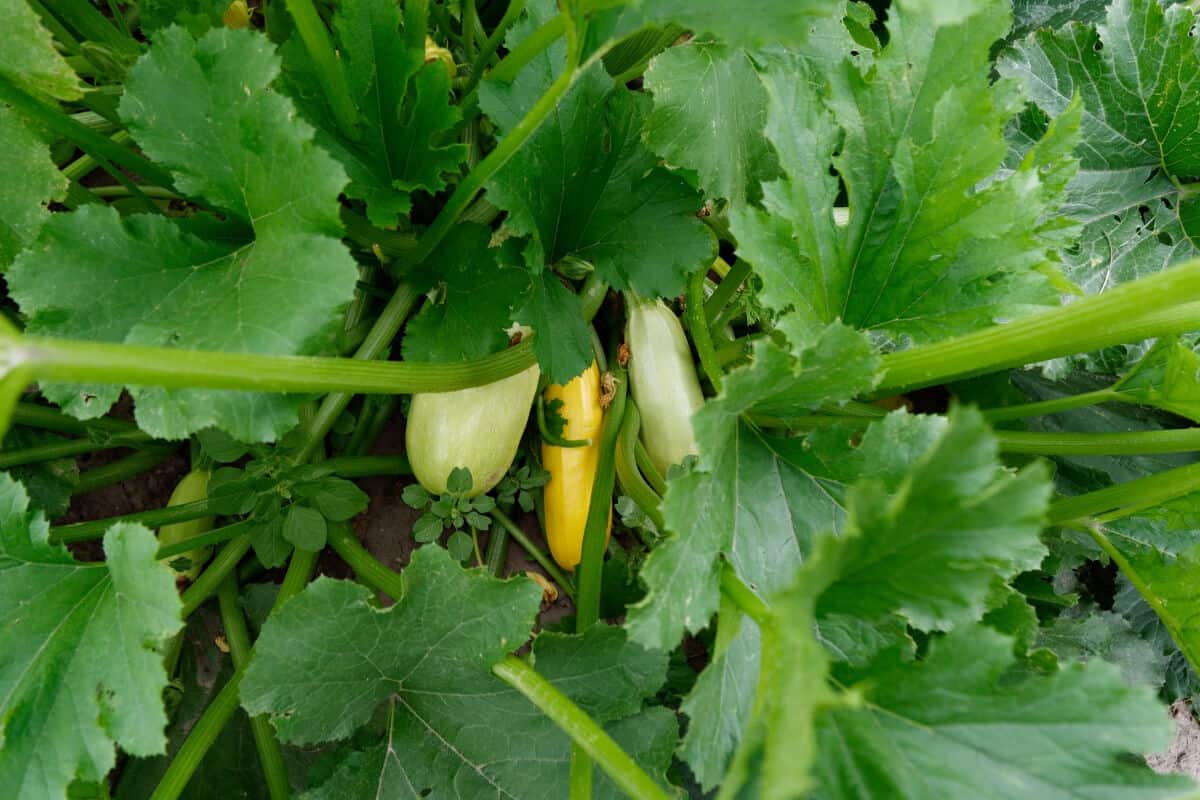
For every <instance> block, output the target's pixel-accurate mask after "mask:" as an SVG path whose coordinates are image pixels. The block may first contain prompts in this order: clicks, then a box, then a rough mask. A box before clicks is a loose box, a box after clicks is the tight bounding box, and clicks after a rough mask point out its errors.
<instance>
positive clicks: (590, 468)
mask: <svg viewBox="0 0 1200 800" xmlns="http://www.w3.org/2000/svg"><path fill="white" fill-rule="evenodd" d="M543 398H544V399H545V401H546V402H547V403H549V402H552V401H554V400H562V403H563V404H562V407H561V408H560V409H559V414H561V415H562V416H563V417H564V418H565V419H566V421H567V424H566V426H565V427H564V428H563V433H562V438H563V439H588V440H590V441H591V444H589V445H586V446H584V447H555V446H554V445H549V444H546V443H544V442H543V443H542V466H543V467H545V468H546V471H547V472H549V473H550V482H549V483H547V484H546V488H545V506H546V539H547V540H548V541H549V543H550V553H551V555H553V556H554V560H555V561H557V562H558V564H559V566H561V567H562V568H563V569H568V570H574V569H575V567H576V565H578V564H579V558H580V553H581V552H582V550H583V531H584V528H585V527H586V526H587V515H588V504H589V503H590V502H591V499H592V481H593V480H595V477H596V464H597V462H598V460H599V457H600V426H601V424H602V423H603V422H604V410H603V409H602V408H601V406H600V370H599V369H598V368H597V366H596V362H594V361H593V362H592V365H591V366H590V367H588V368H587V369H586V370H584V371H583V374H582V375H580V376H579V377H577V378H575V379H574V380H572V381H571V382H570V383H568V384H567V385H566V386H559V385H557V384H555V385H552V386H547V387H546V391H545V393H544V395H543ZM608 530H609V533H610V534H611V533H612V509H611V508H610V509H609V512H608Z"/></svg>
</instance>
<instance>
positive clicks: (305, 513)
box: [282, 503, 325, 553]
mask: <svg viewBox="0 0 1200 800" xmlns="http://www.w3.org/2000/svg"><path fill="white" fill-rule="evenodd" d="M282 534H283V538H284V539H286V540H287V541H289V542H291V543H292V544H293V545H294V546H295V547H296V548H298V549H300V550H308V551H309V552H312V553H316V552H319V551H320V550H321V549H322V548H324V547H325V517H323V516H321V512H320V511H317V510H316V509H315V508H309V507H307V506H302V505H300V504H298V503H293V504H292V505H291V506H290V507H289V508H288V512H287V516H286V517H285V518H284V520H283V530H282Z"/></svg>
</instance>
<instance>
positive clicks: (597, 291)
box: [579, 272, 608, 323]
mask: <svg viewBox="0 0 1200 800" xmlns="http://www.w3.org/2000/svg"><path fill="white" fill-rule="evenodd" d="M607 296H608V284H607V283H605V282H604V281H602V280H600V279H599V278H597V277H596V273H595V272H592V273H590V274H589V275H588V276H587V277H586V278H584V280H583V285H582V286H580V287H579V304H580V305H581V306H582V307H583V321H584V322H589V323H590V322H591V321H592V320H593V319H595V318H596V314H598V313H600V306H602V305H604V298H605V297H607Z"/></svg>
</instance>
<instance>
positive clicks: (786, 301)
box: [731, 0, 1080, 349]
mask: <svg viewBox="0 0 1200 800" xmlns="http://www.w3.org/2000/svg"><path fill="white" fill-rule="evenodd" d="M1008 23H1009V16H1008V13H1007V11H1006V10H1005V9H1004V7H1003V4H997V3H987V2H982V1H981V0H971V2H965V1H964V2H956V3H942V4H932V3H925V2H917V1H916V0H909V2H899V3H897V4H895V5H893V7H892V8H891V9H890V10H889V12H888V30H889V33H890V40H889V43H888V45H887V46H886V47H884V48H883V49H882V50H881V51H880V53H879V54H878V55H877V57H875V58H873V59H871V60H869V62H867V63H862V64H856V63H853V62H851V61H846V62H844V63H843V64H842V65H841V66H840V67H838V68H833V69H832V70H831V71H830V72H828V73H826V72H822V73H820V74H818V75H815V76H814V75H813V74H812V72H811V67H809V66H808V65H807V64H806V63H805V62H804V61H803V59H801V58H799V57H784V56H781V57H779V58H776V59H773V61H772V63H771V64H770V66H769V67H768V69H767V71H766V73H765V74H764V77H763V81H764V85H765V86H766V89H767V94H768V96H769V98H770V100H769V107H768V128H767V135H768V137H769V138H770V139H771V141H772V143H773V144H774V145H775V147H776V149H777V151H778V152H779V158H780V164H781V166H782V168H783V172H784V174H785V177H784V178H782V179H780V180H778V181H774V182H771V183H768V184H767V185H766V186H765V187H764V200H763V206H764V210H762V211H759V210H756V209H738V208H734V209H733V211H732V213H731V225H732V230H733V233H734V235H735V236H736V237H737V240H738V243H739V251H738V252H739V255H740V256H742V257H744V258H746V259H747V260H748V261H750V262H751V263H752V264H753V265H754V267H755V270H756V272H758V273H759V275H760V276H761V277H762V280H763V284H764V289H763V291H762V293H761V294H760V300H761V301H762V302H763V303H764V304H765V305H766V306H768V307H769V308H771V309H773V310H776V311H781V312H782V311H785V310H789V309H790V310H791V311H792V313H791V314H790V315H787V316H785V317H784V318H783V319H782V320H781V323H780V327H781V329H782V330H783V331H784V333H785V334H786V335H787V336H788V338H789V340H790V341H791V342H792V345H793V347H794V348H797V349H798V348H802V347H803V346H805V345H806V344H807V343H808V341H809V340H810V339H811V337H812V336H813V335H814V332H815V331H816V330H819V329H820V328H821V327H823V326H824V325H825V324H827V323H829V322H831V321H833V320H835V319H838V318H840V319H841V320H842V321H843V322H845V323H847V324H849V325H851V326H853V327H855V328H861V329H869V330H872V331H874V332H876V333H877V334H879V335H881V336H884V337H886V338H887V339H890V340H891V341H893V342H895V343H903V342H905V341H908V340H911V341H914V342H923V341H932V340H937V339H940V338H943V337H945V336H949V335H953V334H958V333H963V332H966V331H970V330H974V329H978V328H981V327H986V326H988V325H991V324H993V323H994V322H996V321H997V320H999V319H1002V318H1010V317H1013V316H1017V315H1020V314H1024V313H1028V312H1029V311H1031V310H1034V309H1036V308H1037V307H1038V306H1044V305H1052V304H1055V303H1057V301H1058V292H1057V290H1056V288H1055V286H1054V282H1053V281H1052V279H1051V278H1050V277H1048V275H1050V274H1053V271H1054V262H1055V261H1056V259H1057V250H1058V249H1059V248H1060V247H1061V246H1063V245H1064V244H1066V241H1067V239H1068V237H1069V235H1070V234H1071V233H1072V231H1073V228H1072V227H1071V225H1070V224H1069V223H1068V222H1064V221H1063V220H1061V219H1058V218H1055V217H1053V216H1052V215H1053V213H1054V212H1055V211H1056V210H1057V207H1058V205H1059V203H1060V200H1061V194H1062V191H1063V188H1064V186H1065V184H1066V182H1067V180H1068V179H1069V178H1070V177H1071V175H1072V174H1073V172H1074V169H1075V162H1074V160H1073V159H1072V158H1071V157H1070V153H1071V150H1072V148H1073V147H1074V145H1075V141H1076V129H1077V127H1078V124H1079V116H1080V108H1079V106H1078V105H1074V106H1069V107H1067V108H1066V109H1064V111H1063V117H1062V119H1060V120H1058V121H1057V122H1056V124H1055V125H1053V126H1052V127H1051V128H1050V130H1049V132H1048V133H1047V134H1046V136H1045V137H1044V138H1043V139H1042V140H1041V141H1040V142H1039V143H1038V144H1037V145H1036V146H1035V147H1034V148H1032V149H1031V150H1030V152H1029V153H1028V154H1027V155H1026V157H1025V159H1024V161H1023V162H1022V163H1021V164H1019V165H1018V166H1017V168H1016V170H1015V172H1014V173H1012V174H1008V175H1001V174H998V171H999V170H1000V168H1001V166H1002V165H1003V162H1004V157H1005V155H1006V151H1007V145H1006V141H1005V138H1004V135H1003V134H1004V130H1005V126H1006V125H1007V123H1008V121H1009V120H1010V119H1011V118H1012V117H1013V116H1015V114H1016V112H1017V111H1018V110H1019V109H1020V104H1019V98H1018V97H1017V95H1016V87H1015V85H1014V84H1013V83H1012V82H1005V81H1002V82H1000V83H996V84H992V83H991V82H990V78H989V72H990V69H991V65H990V60H989V51H990V48H991V45H992V43H993V42H994V41H995V40H996V39H998V38H1000V37H1001V36H1002V35H1003V33H1004V32H1005V31H1006V30H1007V27H1008ZM825 80H829V81H831V82H832V85H831V86H830V87H829V89H828V90H820V89H818V88H817V87H818V85H819V84H820V83H823V82H824V81H825ZM823 95H825V96H824V97H823ZM835 151H836V157H835V155H834V153H835ZM831 166H832V167H833V168H835V169H836V173H837V174H836V175H831V174H830V167H831ZM838 176H840V178H841V181H842V183H844V185H845V188H846V192H847V194H848V196H849V203H850V213H849V217H850V218H849V224H848V227H846V228H845V229H842V228H839V227H838V226H837V225H836V224H835V222H834V217H833V213H832V210H833V202H834V199H835V198H836V196H837V193H838Z"/></svg>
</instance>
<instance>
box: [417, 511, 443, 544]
mask: <svg viewBox="0 0 1200 800" xmlns="http://www.w3.org/2000/svg"><path fill="white" fill-rule="evenodd" d="M443 526H444V522H443V520H442V518H441V517H440V516H438V515H437V514H434V513H427V514H423V515H422V516H421V517H420V518H419V519H417V521H416V522H415V523H414V524H413V539H415V540H416V541H417V542H420V543H421V544H428V543H429V542H435V541H437V539H438V537H439V536H441V535H442V527H443Z"/></svg>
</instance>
